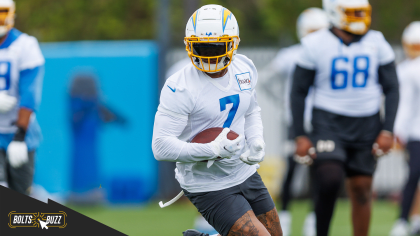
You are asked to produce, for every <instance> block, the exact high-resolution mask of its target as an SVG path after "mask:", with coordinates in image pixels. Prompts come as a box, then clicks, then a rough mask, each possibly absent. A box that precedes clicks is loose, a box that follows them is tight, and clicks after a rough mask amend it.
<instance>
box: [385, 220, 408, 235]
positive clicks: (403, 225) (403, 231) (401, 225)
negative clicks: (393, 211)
mask: <svg viewBox="0 0 420 236" xmlns="http://www.w3.org/2000/svg"><path fill="white" fill-rule="evenodd" d="M409 235H410V226H409V224H408V222H407V221H405V220H403V219H399V220H397V222H395V224H394V226H393V227H392V230H391V233H389V236H409Z"/></svg>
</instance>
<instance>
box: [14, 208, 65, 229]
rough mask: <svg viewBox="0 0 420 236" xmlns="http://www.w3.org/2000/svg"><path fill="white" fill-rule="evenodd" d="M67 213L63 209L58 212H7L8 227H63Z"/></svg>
mask: <svg viewBox="0 0 420 236" xmlns="http://www.w3.org/2000/svg"><path fill="white" fill-rule="evenodd" d="M66 217H67V214H66V213H65V212H64V211H60V212H58V213H41V212H35V213H16V212H15V211H12V212H10V213H9V227H10V228H12V229H15V228H41V229H48V228H52V227H56V228H65V227H66V226H67V223H66Z"/></svg>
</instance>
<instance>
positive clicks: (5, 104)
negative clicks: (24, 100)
mask: <svg viewBox="0 0 420 236" xmlns="http://www.w3.org/2000/svg"><path fill="white" fill-rule="evenodd" d="M16 104H17V99H16V98H15V97H13V96H10V95H8V94H7V91H0V113H6V112H9V111H10V110H12V109H13V107H15V106H16Z"/></svg>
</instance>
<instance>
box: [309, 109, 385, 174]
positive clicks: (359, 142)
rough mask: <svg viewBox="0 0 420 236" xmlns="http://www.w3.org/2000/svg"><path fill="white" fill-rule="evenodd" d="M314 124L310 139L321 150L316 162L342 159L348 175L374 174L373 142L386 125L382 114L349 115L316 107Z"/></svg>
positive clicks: (313, 116) (318, 152)
mask: <svg viewBox="0 0 420 236" xmlns="http://www.w3.org/2000/svg"><path fill="white" fill-rule="evenodd" d="M312 126H313V131H312V133H311V135H310V138H311V141H312V143H313V144H314V146H315V148H316V152H317V158H316V159H315V163H314V164H317V162H323V161H339V162H341V163H343V164H344V167H345V171H346V175H347V177H352V176H357V175H367V176H372V175H373V173H374V172H375V168H376V159H375V157H374V156H373V155H372V145H373V143H374V142H375V140H376V138H377V136H378V135H379V133H380V131H381V128H382V124H381V121H380V116H379V113H378V114H375V115H373V116H369V117H346V116H341V115H337V114H333V113H330V112H327V111H323V110H320V109H314V110H313V113H312Z"/></svg>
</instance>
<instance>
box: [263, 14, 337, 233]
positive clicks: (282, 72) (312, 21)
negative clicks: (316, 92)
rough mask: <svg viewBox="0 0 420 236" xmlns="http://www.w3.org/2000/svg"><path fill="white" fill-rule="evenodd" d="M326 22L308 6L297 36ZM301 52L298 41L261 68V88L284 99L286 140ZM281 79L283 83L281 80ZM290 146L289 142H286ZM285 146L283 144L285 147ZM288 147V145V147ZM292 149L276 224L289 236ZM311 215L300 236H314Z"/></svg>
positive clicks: (308, 117) (307, 117)
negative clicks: (291, 89) (291, 99)
mask: <svg viewBox="0 0 420 236" xmlns="http://www.w3.org/2000/svg"><path fill="white" fill-rule="evenodd" d="M329 25H330V23H329V21H328V17H327V15H326V14H325V12H324V11H323V10H322V9H319V8H309V9H306V10H305V11H304V12H302V14H300V16H299V18H298V20H297V32H298V38H299V39H302V38H303V37H305V36H307V35H308V34H310V33H313V32H315V31H318V30H320V29H324V28H328V27H329ZM301 51H302V47H301V45H300V44H296V45H293V46H291V47H288V48H285V49H282V50H280V51H279V53H278V54H277V56H276V57H275V59H274V60H273V61H272V62H271V63H270V65H269V66H268V68H266V69H265V70H264V75H261V76H266V77H268V78H269V79H267V80H266V81H265V82H264V83H263V87H264V88H265V90H266V91H267V92H268V93H269V94H270V95H271V96H272V97H273V98H274V99H275V100H284V103H285V105H284V106H285V108H286V109H285V110H286V112H285V119H286V122H287V126H288V139H289V140H290V142H293V138H294V137H293V136H294V135H293V124H292V117H291V112H290V99H289V98H290V88H291V84H292V81H293V79H292V78H293V72H294V71H295V68H296V62H297V59H298V57H299V55H300V53H301ZM282 80H283V81H284V82H283V81H282ZM279 82H283V84H285V86H284V94H283V95H285V96H284V98H282V97H281V96H279V93H278V89H277V87H276V86H273V85H274V84H278V83H279ZM311 97H312V96H311V94H309V95H308V96H307V98H306V106H305V124H306V125H305V128H306V130H308V129H309V127H310V120H311V109H312V106H311V103H312V100H311ZM288 146H293V145H290V144H289V145H288ZM285 149H287V146H286V147H285ZM289 149H290V148H289ZM293 152H294V151H291V152H290V153H289V154H288V155H289V156H288V169H287V173H286V177H285V180H284V182H283V186H282V190H281V211H279V212H278V213H279V218H280V223H281V226H282V230H283V235H285V236H289V235H290V234H291V224H292V218H291V214H290V212H289V211H288V209H289V203H290V200H291V192H290V191H291V184H292V180H293V175H294V173H295V169H296V164H297V163H296V162H295V160H294V158H293ZM315 233H316V232H315V214H314V213H313V212H312V213H310V214H308V216H307V217H306V220H305V223H304V226H303V235H304V236H315Z"/></svg>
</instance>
